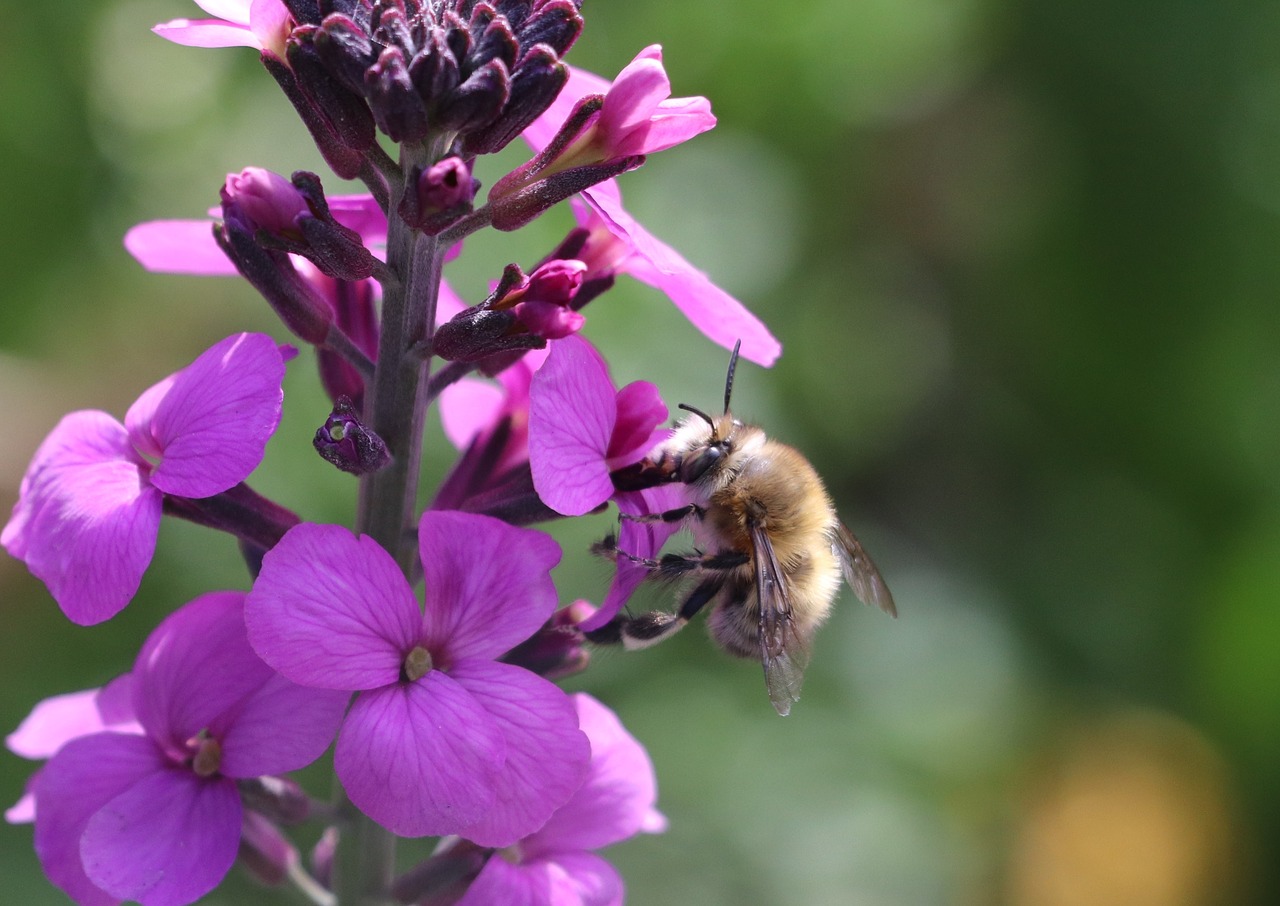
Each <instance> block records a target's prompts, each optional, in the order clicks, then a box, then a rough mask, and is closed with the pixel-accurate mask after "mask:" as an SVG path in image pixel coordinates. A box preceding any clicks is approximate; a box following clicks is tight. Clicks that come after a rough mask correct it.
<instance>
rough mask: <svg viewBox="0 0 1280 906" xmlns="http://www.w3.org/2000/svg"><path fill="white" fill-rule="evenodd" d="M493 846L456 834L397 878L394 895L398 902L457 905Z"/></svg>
mask: <svg viewBox="0 0 1280 906" xmlns="http://www.w3.org/2000/svg"><path fill="white" fill-rule="evenodd" d="M492 854H493V850H491V849H484V848H481V847H479V846H477V845H476V844H474V843H472V842H471V841H470V840H463V839H461V838H459V837H454V838H451V839H450V840H449V842H447V843H446V844H445V845H444V846H443V847H442V848H440V849H438V850H437V851H436V852H435V853H434V854H433V855H432V856H431V857H430V858H429V859H426V860H425V861H423V862H420V863H419V864H418V865H417V866H415V867H414V868H411V869H410V870H409V871H407V872H405V873H404V874H403V875H401V876H400V877H398V878H396V880H395V882H394V883H393V884H392V885H391V895H392V896H393V897H394V898H395V901H396V902H397V903H413V904H415V906H453V904H454V903H457V902H458V901H459V900H461V899H462V897H463V895H464V894H466V892H467V888H468V887H470V886H471V882H472V881H474V880H475V879H476V877H477V876H478V875H479V874H480V870H481V869H482V868H484V866H485V863H486V862H488V861H489V857H490V856H491V855H492Z"/></svg>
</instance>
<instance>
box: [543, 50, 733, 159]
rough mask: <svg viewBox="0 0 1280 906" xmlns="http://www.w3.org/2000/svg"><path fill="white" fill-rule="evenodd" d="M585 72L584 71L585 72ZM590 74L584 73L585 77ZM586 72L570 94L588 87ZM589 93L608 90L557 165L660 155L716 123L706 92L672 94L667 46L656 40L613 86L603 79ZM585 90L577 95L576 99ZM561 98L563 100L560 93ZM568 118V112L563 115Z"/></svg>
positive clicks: (569, 87) (567, 89) (601, 92)
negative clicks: (666, 63)
mask: <svg viewBox="0 0 1280 906" xmlns="http://www.w3.org/2000/svg"><path fill="white" fill-rule="evenodd" d="M579 72H580V71H579ZM585 75H587V74H585V73H583V76H585ZM589 83H590V80H589V79H587V78H585V77H583V78H579V80H578V81H577V82H576V83H574V74H573V73H571V74H570V85H569V86H567V87H566V89H565V92H562V93H561V95H560V97H561V98H563V97H564V96H565V93H567V92H568V91H570V90H574V89H577V88H578V87H579V86H583V87H587V86H588V85H589ZM591 87H592V91H590V92H587V93H589V94H603V95H604V103H603V104H602V105H601V107H600V110H599V112H598V113H597V114H596V115H595V116H594V118H593V119H592V120H589V121H588V123H587V126H586V128H585V129H584V130H583V132H582V133H581V134H580V135H579V136H578V137H577V138H576V139H575V140H574V141H573V143H572V144H570V146H569V147H568V148H567V149H566V150H565V152H564V155H563V157H562V158H561V159H560V161H558V162H557V166H559V165H561V162H563V163H564V164H566V165H569V166H573V165H575V164H577V163H582V162H586V161H588V160H597V161H601V160H610V159H612V158H618V157H629V156H631V155H633V154H654V153H656V152H658V151H665V150H667V149H668V148H672V147H675V146H676V145H678V144H680V143H682V142H686V141H688V140H689V139H691V138H693V137H694V136H695V135H699V134H701V133H703V132H706V131H707V130H708V129H713V128H715V125H716V118H715V116H714V115H713V114H712V113H711V102H710V101H708V100H707V99H706V98H704V97H691V98H673V97H671V80H670V79H669V78H667V72H666V70H665V69H664V68H663V66H662V46H661V45H660V44H651V45H649V46H648V47H646V48H645V49H644V50H642V51H640V52H639V53H638V54H636V56H635V59H634V60H632V61H631V62H630V63H628V64H627V65H626V66H624V67H623V69H622V71H621V72H619V73H618V77H617V78H616V79H614V80H613V84H612V85H610V84H608V83H606V82H604V80H603V79H600V80H598V81H597V83H596V84H595V85H594V86H591ZM581 97H582V95H579V96H578V97H576V98H572V97H571V103H575V104H576V102H577V101H578V100H580V98H581ZM557 103H563V102H562V101H560V99H559V98H557ZM562 119H567V117H562Z"/></svg>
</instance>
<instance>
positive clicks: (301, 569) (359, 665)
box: [245, 523, 422, 691]
mask: <svg viewBox="0 0 1280 906" xmlns="http://www.w3.org/2000/svg"><path fill="white" fill-rule="evenodd" d="M245 623H246V625H247V626H248V630H249V641H250V643H251V644H252V645H253V648H254V650H255V651H256V652H257V653H258V656H259V657H261V658H262V659H263V660H265V661H266V662H267V663H268V664H270V665H271V666H272V667H273V668H275V669H276V670H278V671H279V672H280V673H282V674H284V675H285V676H286V677H288V678H289V679H291V680H293V681H294V682H295V683H301V684H302V685H304V686H315V687H317V688H320V689H342V690H345V691H351V690H355V689H374V688H377V687H378V686H385V685H388V684H390V683H394V682H396V680H397V679H398V678H399V676H400V666H401V663H402V662H403V660H404V656H405V655H406V654H407V653H408V652H409V651H410V650H411V649H412V648H413V646H414V645H416V644H418V642H419V641H420V636H421V633H422V615H421V613H420V611H419V610H418V604H417V601H416V600H415V599H414V597H413V590H412V589H411V588H410V587H409V583H408V582H407V581H406V580H405V578H404V575H403V574H402V573H401V572H400V569H399V567H398V566H396V562H395V560H393V559H392V557H391V555H390V554H388V553H387V552H386V551H385V550H383V549H382V547H381V546H380V545H379V544H378V543H377V542H376V541H374V540H373V539H372V538H369V537H367V536H363V535H362V536H360V537H359V538H357V537H355V536H354V535H352V534H351V532H349V531H348V530H347V529H345V528H343V527H341V526H337V525H314V524H311V523H302V524H301V525H297V526H294V527H293V528H292V529H290V530H289V531H288V532H287V533H286V534H285V536H284V537H283V538H282V539H281V540H280V542H279V543H278V544H277V545H276V546H275V547H274V548H272V549H271V550H270V551H269V552H268V553H267V555H266V557H264V558H263V561H262V571H261V572H260V573H259V575H258V578H257V580H256V581H255V582H254V584H253V590H252V591H251V592H249V597H248V598H247V599H246V601H245Z"/></svg>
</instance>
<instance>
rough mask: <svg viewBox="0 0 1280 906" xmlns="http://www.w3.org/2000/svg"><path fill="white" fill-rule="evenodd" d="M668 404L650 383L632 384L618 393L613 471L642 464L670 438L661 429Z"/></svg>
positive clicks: (611, 446) (611, 455) (611, 441)
mask: <svg viewBox="0 0 1280 906" xmlns="http://www.w3.org/2000/svg"><path fill="white" fill-rule="evenodd" d="M667 414H668V413H667V404H666V403H664V402H663V401H662V396H661V395H660V394H659V393H658V388H657V387H655V386H654V385H653V384H651V383H649V382H648V381H632V382H631V383H630V384H628V385H627V386H625V387H623V388H622V389H621V390H619V391H618V421H617V424H615V425H614V427H613V436H612V437H611V438H610V439H609V461H608V465H609V468H610V469H620V468H622V467H623V466H629V465H631V464H632V463H635V462H639V461H640V460H641V459H643V458H644V457H645V454H647V453H648V452H649V451H650V450H652V449H653V448H654V447H655V446H656V445H657V444H658V443H659V442H660V441H662V440H665V439H666V437H667V436H668V435H669V434H670V432H669V431H667V430H666V429H664V428H662V427H661V425H662V423H663V422H665V421H666V420H667Z"/></svg>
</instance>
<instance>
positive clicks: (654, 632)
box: [584, 575, 724, 651]
mask: <svg viewBox="0 0 1280 906" xmlns="http://www.w3.org/2000/svg"><path fill="white" fill-rule="evenodd" d="M723 586H724V577H723V576H720V575H715V576H711V577H709V578H707V579H704V580H703V581H702V582H700V583H698V585H697V586H696V587H695V588H694V589H693V591H692V592H690V593H689V596H688V597H687V598H685V599H684V603H682V604H681V605H680V610H679V611H677V612H676V613H665V612H663V611H660V610H655V611H651V612H649V613H642V614H640V615H639V616H635V617H631V616H624V615H622V614H619V615H618V616H616V617H614V618H613V619H612V620H610V621H609V622H608V623H606V624H605V625H603V626H601V627H600V628H599V629H596V630H592V631H591V632H587V633H584V635H585V636H586V638H587V641H589V642H595V643H596V644H599V645H616V644H621V645H622V646H623V647H624V648H626V649H627V650H629V651H635V650H637V649H640V648H648V647H649V646H650V645H656V644H657V643H658V642H661V641H662V640H663V639H665V638H667V637H669V636H672V635H675V634H676V633H677V632H679V631H680V630H681V629H683V628H684V627H685V625H686V624H687V623H688V622H689V621H690V620H692V619H693V618H694V617H695V616H696V615H697V613H698V611H699V610H701V609H702V608H703V607H704V606H705V605H706V604H707V603H708V602H710V601H711V600H712V599H714V598H715V596H716V595H717V594H719V593H720V589H721V588H722V587H723Z"/></svg>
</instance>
